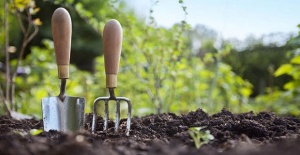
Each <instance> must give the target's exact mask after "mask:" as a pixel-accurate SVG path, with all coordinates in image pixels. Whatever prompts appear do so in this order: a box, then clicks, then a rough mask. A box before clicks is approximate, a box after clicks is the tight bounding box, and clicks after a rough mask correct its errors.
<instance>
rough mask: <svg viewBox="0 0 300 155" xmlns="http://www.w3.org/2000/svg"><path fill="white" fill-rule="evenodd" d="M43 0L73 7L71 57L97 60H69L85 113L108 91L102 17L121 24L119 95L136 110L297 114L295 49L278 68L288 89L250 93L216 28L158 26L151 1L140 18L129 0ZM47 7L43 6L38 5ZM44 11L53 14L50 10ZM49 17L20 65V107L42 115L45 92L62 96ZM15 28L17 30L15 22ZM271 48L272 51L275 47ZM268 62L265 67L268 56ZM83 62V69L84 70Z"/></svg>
mask: <svg viewBox="0 0 300 155" xmlns="http://www.w3.org/2000/svg"><path fill="white" fill-rule="evenodd" d="M39 3H41V2H39ZM43 3H47V4H49V3H51V4H53V6H52V7H53V10H54V9H55V7H59V6H64V7H66V8H67V9H68V10H69V11H70V12H71V17H72V20H73V21H74V22H73V27H75V29H73V40H72V41H73V42H72V43H73V45H72V52H73V51H77V52H75V54H72V55H73V56H72V57H71V58H73V59H77V60H76V62H75V63H73V64H80V65H82V66H85V65H87V64H93V65H94V66H95V67H94V69H92V70H90V71H91V72H88V71H83V70H79V69H78V66H75V65H71V67H70V79H69V80H68V82H67V94H68V95H71V96H81V97H85V98H86V101H87V106H86V112H87V113H88V112H91V111H92V107H93V106H92V103H93V100H94V99H95V98H96V97H99V96H106V95H108V94H107V90H106V89H105V71H104V62H103V56H102V55H101V53H102V45H101V42H102V40H101V38H102V30H103V28H104V25H105V23H106V22H107V21H108V20H109V19H111V18H114V19H117V20H118V21H119V22H120V23H121V25H122V27H123V46H122V55H121V62H120V70H119V75H118V88H117V89H116V95H117V96H125V97H128V98H130V99H131V100H132V103H133V115H137V116H141V115H146V114H150V113H162V112H175V113H187V112H189V111H191V110H195V109H196V108H202V109H203V110H205V111H207V112H209V113H215V112H218V111H220V110H221V109H222V108H227V109H229V110H231V111H233V112H243V111H249V110H253V111H274V112H278V113H280V114H294V115H298V114H299V112H298V111H299V110H298V109H299V107H298V106H299V105H297V104H294V102H297V99H298V98H299V95H298V90H300V89H299V86H300V82H299V76H298V74H300V68H299V60H298V59H300V58H298V56H297V52H292V53H293V54H294V55H295V56H296V58H294V59H292V60H291V62H290V63H287V64H284V65H283V66H282V67H280V68H279V69H278V70H277V71H276V72H275V75H276V76H279V75H282V74H288V75H289V76H292V77H293V80H292V81H291V82H289V83H287V84H286V85H285V88H286V89H287V91H281V90H280V89H276V90H273V89H270V90H272V91H269V92H266V93H265V95H262V96H258V97H257V98H255V99H253V98H250V95H251V94H252V92H253V85H252V84H251V83H250V82H248V81H247V80H245V79H244V77H243V74H241V73H240V72H238V71H237V69H238V67H236V66H234V65H233V64H234V62H237V61H236V60H237V59H240V57H239V56H237V55H239V54H240V53H237V51H236V50H235V47H234V46H233V45H232V44H231V43H229V42H226V41H221V43H220V45H218V46H217V45H215V42H216V37H215V36H214V35H215V34H214V32H210V31H209V30H205V29H202V30H205V32H204V33H206V34H205V35H202V36H201V34H202V33H201V34H200V31H199V29H198V30H197V29H196V30H195V29H191V28H190V27H189V25H188V23H186V22H185V20H184V19H182V21H179V22H178V23H177V24H175V25H173V27H170V28H164V27H159V26H157V24H156V23H155V19H154V18H153V17H152V15H151V13H152V12H153V10H152V8H151V9H150V10H149V13H150V15H149V17H148V18H147V21H148V22H147V23H146V22H145V19H142V18H139V17H137V16H136V14H135V13H134V12H133V11H132V10H130V9H128V7H127V6H126V3H125V2H124V1H111V0H104V1H96V0H94V1H91V0H82V1H77V0H52V1H50V0H47V1H43ZM178 5H181V6H182V13H183V14H186V11H187V10H188V8H186V7H185V6H184V3H183V2H182V1H180V2H179V3H178ZM44 7H45V6H44ZM153 7H155V5H154V6H153ZM43 9H44V8H43V7H41V12H43ZM45 9H46V8H45ZM44 13H45V12H44ZM48 14H52V12H48ZM37 16H38V15H37ZM45 16H46V15H45ZM75 16H77V17H75ZM47 17H49V18H50V16H49V15H47ZM73 17H75V18H73ZM41 19H42V18H41ZM78 21H81V22H84V23H80V22H78ZM42 22H43V21H42ZM47 23H48V24H47ZM49 24H50V23H49V21H48V22H47V21H46V22H43V25H42V26H41V34H45V36H46V37H44V38H38V39H39V42H41V44H40V45H37V46H31V48H30V49H29V54H28V55H27V56H26V57H25V58H24V60H23V62H22V67H23V68H24V69H25V70H27V73H28V74H27V75H26V76H18V77H17V78H16V102H17V105H18V108H19V110H20V112H22V113H25V114H30V115H35V116H37V117H40V116H41V99H42V98H43V97H47V96H57V95H58V93H59V83H60V81H59V79H57V68H56V64H55V57H54V49H53V42H52V40H51V38H47V36H48V37H49V35H51V33H50V32H49V28H50V25H49ZM82 24H87V25H85V28H82V29H83V32H80V31H81V25H82ZM11 29H15V32H17V31H18V28H15V27H12V28H11ZM87 29H88V30H87ZM91 30H92V32H93V33H95V35H94V36H90V35H84V34H83V33H85V32H91ZM0 34H1V44H0V45H1V46H2V45H3V44H2V41H3V40H4V38H3V37H2V32H1V33H0ZM87 34H88V33H87ZM192 34H193V35H195V36H197V35H199V36H200V37H201V38H200V39H199V40H198V41H200V42H201V44H202V46H201V47H200V48H199V49H197V50H200V52H193V47H192V46H191V45H192V42H194V41H195V40H194V38H193V37H192V36H191V35H192ZM40 36H42V35H40ZM199 36H198V37H199ZM74 37H76V38H79V39H74ZM82 38H83V39H82ZM298 38H299V37H298ZM98 43H99V44H98ZM294 43H295V42H294ZM261 46H263V45H261ZM295 49H296V48H295ZM252 50H253V49H252ZM268 50H271V51H272V49H268ZM248 51H251V50H250V49H248ZM279 51H281V50H279ZM84 52H87V53H84ZM88 53H94V54H88ZM251 53H252V54H253V53H254V52H251ZM278 53H279V54H278V55H277V57H276V60H277V58H278V59H280V57H281V58H282V53H280V52H278ZM260 54H266V52H265V50H260V51H259V52H258V51H257V50H255V55H256V57H251V59H249V61H248V62H245V64H243V66H241V67H244V65H246V70H247V69H249V68H251V65H249V63H254V64H256V65H257V66H259V67H261V66H262V65H260V62H258V61H259V60H256V58H260V56H261V55H260ZM241 55H243V57H245V59H246V58H250V56H251V54H249V55H248V54H247V52H245V53H243V54H241ZM270 55H272V54H270ZM96 56H97V57H96ZM2 57H3V56H2ZM2 57H0V58H2ZM95 57H96V58H95ZM276 60H274V61H276ZM15 61H16V60H11V62H10V63H11V64H14V63H16V62H15ZM229 64H230V65H229ZM265 64H266V65H265V66H267V64H268V62H266V63H265ZM247 65H248V66H247ZM279 65H280V63H278V66H279ZM82 66H81V67H80V68H83V69H85V68H84V67H82ZM265 66H263V67H265ZM247 67H248V68H247ZM265 69H266V68H263V69H262V70H264V71H265ZM275 69H276V68H274V71H275ZM250 72H252V74H256V73H255V72H253V71H250ZM0 79H1V82H0V84H1V85H4V80H5V79H4V74H2V73H1V74H0ZM99 109H100V108H99ZM121 109H122V111H123V112H124V113H126V111H127V110H126V106H125V107H123V106H122V107H121ZM100 113H101V112H100Z"/></svg>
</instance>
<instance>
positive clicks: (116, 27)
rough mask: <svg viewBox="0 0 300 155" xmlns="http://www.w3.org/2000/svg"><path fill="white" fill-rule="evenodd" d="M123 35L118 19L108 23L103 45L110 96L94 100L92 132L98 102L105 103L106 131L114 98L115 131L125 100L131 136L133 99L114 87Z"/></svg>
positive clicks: (94, 126)
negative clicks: (110, 105) (111, 101)
mask: <svg viewBox="0 0 300 155" xmlns="http://www.w3.org/2000/svg"><path fill="white" fill-rule="evenodd" d="M122 35H123V34H122V27H121V25H120V23H119V22H118V21H117V20H114V19H112V20H110V21H108V22H107V23H106V25H105V27H104V30H103V47H104V63H105V73H106V88H107V89H108V91H109V97H98V98H96V99H95V101H94V109H93V110H94V112H93V123H92V132H95V128H96V117H97V104H98V103H100V101H103V102H102V103H104V113H105V114H104V127H103V128H104V129H103V130H104V132H106V130H107V125H108V119H109V118H108V115H109V114H108V113H109V112H108V103H109V101H110V100H113V101H115V103H116V120H115V132H118V129H119V123H120V103H121V101H125V102H127V105H128V115H127V126H126V135H127V136H129V131H130V122H131V101H130V100H129V99H128V98H125V97H116V96H115V93H114V89H115V88H116V87H117V74H118V69H119V61H120V56H121V46H122Z"/></svg>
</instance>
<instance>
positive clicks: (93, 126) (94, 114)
mask: <svg viewBox="0 0 300 155" xmlns="http://www.w3.org/2000/svg"><path fill="white" fill-rule="evenodd" d="M96 123H97V102H94V109H93V122H92V133H94V132H95V129H96Z"/></svg>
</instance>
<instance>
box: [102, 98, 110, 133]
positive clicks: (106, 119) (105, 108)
mask: <svg viewBox="0 0 300 155" xmlns="http://www.w3.org/2000/svg"><path fill="white" fill-rule="evenodd" d="M104 103H105V107H104V113H105V114H104V128H103V130H104V131H106V130H107V127H108V119H109V118H108V117H109V115H108V100H104Z"/></svg>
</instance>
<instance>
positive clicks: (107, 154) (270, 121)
mask: <svg viewBox="0 0 300 155" xmlns="http://www.w3.org/2000/svg"><path fill="white" fill-rule="evenodd" d="M85 120H86V122H85V131H84V132H79V133H61V132H57V131H50V132H41V133H39V134H34V133H32V131H34V130H33V129H42V128H43V123H42V121H40V120H34V119H31V120H14V119H10V118H8V117H7V116H2V117H0V155H41V154H42V155H63V154H72V155H76V154H80V155H119V154H122V155H148V154H151V155H152V154H153V155H159V154H170V155H181V154H195V155H199V154H203V155H204V154H206V155H216V154H222V155H234V154H240V155H250V154H256V155H265V154H272V155H282V154H285V155H288V154H295V155H296V154H300V137H299V135H300V119H299V118H296V117H279V116H276V115H274V114H272V113H266V112H261V113H258V114H254V113H253V112H248V113H242V114H232V113H231V112H230V111H228V110H225V109H223V110H222V111H221V112H220V113H217V114H214V115H208V114H206V113H205V112H203V111H202V110H201V109H198V110H196V111H194V112H190V113H188V114H183V115H175V114H172V113H165V114H160V115H149V116H145V117H141V118H138V117H134V118H132V122H131V131H130V136H126V135H125V129H126V119H122V120H121V123H120V128H121V129H120V131H119V133H115V132H114V122H113V121H109V124H108V126H109V129H108V132H106V133H104V132H102V128H103V118H102V117H100V116H99V117H98V119H97V128H96V132H95V133H94V134H91V132H90V131H91V121H92V115H91V114H88V115H86V119H85ZM190 127H205V129H204V130H209V131H210V132H211V134H212V135H213V136H214V139H213V140H211V141H210V142H209V143H208V144H204V145H202V146H201V147H200V149H196V147H195V144H194V140H193V139H192V138H191V137H190V135H189V128H190ZM30 131H31V132H30Z"/></svg>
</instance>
